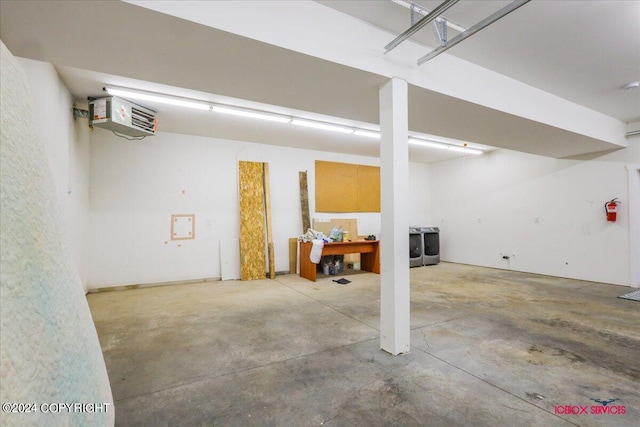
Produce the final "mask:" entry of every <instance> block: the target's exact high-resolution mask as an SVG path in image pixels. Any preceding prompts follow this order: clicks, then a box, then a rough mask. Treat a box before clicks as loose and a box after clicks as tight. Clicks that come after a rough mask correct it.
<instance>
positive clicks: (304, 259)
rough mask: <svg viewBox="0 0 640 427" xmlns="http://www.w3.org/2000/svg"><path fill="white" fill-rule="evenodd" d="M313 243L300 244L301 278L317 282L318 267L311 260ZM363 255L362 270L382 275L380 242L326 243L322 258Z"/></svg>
mask: <svg viewBox="0 0 640 427" xmlns="http://www.w3.org/2000/svg"><path fill="white" fill-rule="evenodd" d="M312 246H313V243H311V242H309V243H305V242H300V277H304V278H305V279H309V280H311V281H314V282H315V281H316V266H317V265H318V264H314V263H312V262H311V260H310V259H309V254H310V253H311V247H312ZM345 254H361V255H360V268H361V269H362V270H365V271H370V272H372V273H377V274H380V241H379V240H355V241H352V242H333V243H325V244H324V247H323V248H322V256H326V255H345Z"/></svg>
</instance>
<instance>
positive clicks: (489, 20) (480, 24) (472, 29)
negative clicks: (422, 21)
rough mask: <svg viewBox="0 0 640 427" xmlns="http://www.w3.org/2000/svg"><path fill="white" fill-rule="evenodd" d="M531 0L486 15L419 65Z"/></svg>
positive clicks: (429, 54)
mask: <svg viewBox="0 0 640 427" xmlns="http://www.w3.org/2000/svg"><path fill="white" fill-rule="evenodd" d="M530 1H531V0H515V1H513V2H511V3H509V4H508V5H506V6H505V7H503V8H502V9H500V10H498V11H497V12H495V13H494V14H492V15H491V16H488V17H486V18H485V19H483V20H482V21H480V22H478V23H477V24H475V25H474V26H472V27H470V28H469V29H468V30H467V31H465V32H463V33H460V34H458V35H457V36H456V37H454V38H452V39H451V40H449V41H448V42H446V44H444V45H442V46H440V47H437V48H436V49H434V50H432V51H431V52H429V53H428V54H426V55H425V56H423V57H422V58H420V59H418V65H422V64H424V63H425V62H427V61H429V60H430V59H433V58H435V57H436V56H438V55H440V54H441V53H442V52H444V51H446V50H448V49H451V48H452V47H454V46H455V45H457V44H458V43H460V42H461V41H463V40H465V39H467V38H469V37H471V36H472V35H474V34H475V33H477V32H478V31H480V30H482V29H484V28H486V27H488V26H489V25H491V24H493V23H494V22H496V21H497V20H499V19H500V18H503V17H505V16H507V15H508V14H509V13H511V12H513V11H514V10H516V9H518V8H519V7H521V6H524V5H525V4H527V3H529V2H530ZM443 4H444V3H443ZM441 6H442V5H441ZM434 11H435V9H434ZM427 17H428V16H426V17H425V18H427ZM416 25H417V24H416ZM412 28H413V27H412ZM407 31H408V30H407ZM405 32H406V31H405ZM403 34H404V33H403ZM412 34H413V33H412ZM398 38H399V37H398ZM392 43H393V42H392ZM385 49H386V48H385Z"/></svg>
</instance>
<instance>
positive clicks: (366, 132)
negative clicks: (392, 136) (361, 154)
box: [353, 129, 380, 139]
mask: <svg viewBox="0 0 640 427" xmlns="http://www.w3.org/2000/svg"><path fill="white" fill-rule="evenodd" d="M353 134H354V135H358V136H364V137H366V138H375V139H380V132H376V131H375V130H364V129H356V130H355V131H353Z"/></svg>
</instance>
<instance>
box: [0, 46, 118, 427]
mask: <svg viewBox="0 0 640 427" xmlns="http://www.w3.org/2000/svg"><path fill="white" fill-rule="evenodd" d="M0 50H1V58H0V63H2V67H0V73H1V78H0V92H1V96H0V104H1V105H0V130H1V133H2V138H1V139H0V164H1V167H0V174H1V177H0V200H1V205H2V209H1V210H0V227H1V230H0V271H2V275H0V278H1V280H0V307H2V309H1V310H0V330H1V331H2V334H0V366H2V375H1V377H2V380H1V381H0V401H2V403H3V404H4V403H9V402H16V403H17V402H22V403H31V404H36V408H35V409H36V410H35V411H31V413H3V414H2V421H1V424H2V425H3V426H25V425H66V426H89V425H90V426H112V425H113V424H114V408H113V398H112V395H111V389H110V386H109V378H108V377H107V371H106V368H105V364H104V359H103V357H102V351H101V349H100V343H99V342H98V335H97V333H96V329H95V327H94V325H93V322H92V320H91V313H90V311H89V306H88V304H87V300H86V298H85V294H84V289H83V287H82V283H81V281H80V277H79V275H78V271H77V268H76V266H75V263H74V261H73V257H72V253H71V250H70V249H69V246H68V239H67V236H65V233H64V230H63V229H64V224H63V215H64V214H63V210H62V208H61V206H60V200H59V194H58V192H59V189H58V185H57V184H58V183H56V182H55V180H54V177H53V174H52V172H51V170H50V169H49V166H48V164H47V163H48V162H49V160H48V157H49V155H50V152H48V151H45V146H44V145H43V144H42V142H41V140H40V137H41V136H44V135H41V134H39V133H38V132H37V131H36V125H37V126H39V125H40V124H41V123H39V122H37V116H34V114H33V112H34V109H37V108H39V107H41V106H42V105H38V104H37V103H34V102H32V97H31V96H30V94H31V93H34V94H36V95H37V92H30V90H29V83H28V81H27V78H26V76H25V73H24V71H23V70H22V69H21V67H20V65H19V63H18V62H17V61H16V60H15V58H14V57H13V56H12V55H11V53H10V52H9V51H8V50H7V49H6V47H5V45H4V44H3V43H1V42H0ZM46 75H47V73H43V76H45V77H46ZM44 104H45V105H48V104H47V103H44ZM67 108H70V104H68V105H67ZM52 114H54V113H52ZM51 131H52V134H51V135H49V136H48V138H56V135H57V134H56V131H57V129H52V130H51ZM58 402H68V403H70V402H84V403H90V402H91V403H103V404H105V406H102V408H103V411H101V412H93V413H87V412H85V413H81V412H76V413H68V412H67V411H60V413H56V414H52V413H48V412H46V411H43V410H42V407H41V406H40V405H41V404H44V403H58ZM107 405H108V406H107ZM44 409H46V407H45V408H44ZM105 409H106V411H104V410H105ZM3 412H4V411H3Z"/></svg>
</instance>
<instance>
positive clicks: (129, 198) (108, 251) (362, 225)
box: [89, 129, 428, 288]
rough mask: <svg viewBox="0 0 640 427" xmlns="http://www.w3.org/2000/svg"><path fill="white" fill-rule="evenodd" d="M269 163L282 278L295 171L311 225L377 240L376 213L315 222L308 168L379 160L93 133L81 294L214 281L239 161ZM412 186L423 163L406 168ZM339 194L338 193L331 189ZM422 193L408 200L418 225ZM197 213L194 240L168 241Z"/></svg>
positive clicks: (292, 230) (424, 173) (423, 171)
mask: <svg viewBox="0 0 640 427" xmlns="http://www.w3.org/2000/svg"><path fill="white" fill-rule="evenodd" d="M241 160H245V161H256V162H266V163H269V174H270V179H271V182H270V184H271V209H272V212H273V218H272V227H273V235H274V246H275V261H276V271H288V270H289V254H288V251H289V246H288V239H289V238H290V237H297V236H299V235H300V234H301V233H302V220H301V212H300V191H299V180H298V173H299V172H300V171H305V170H306V171H308V189H309V204H310V212H311V216H312V217H314V218H325V219H326V218H334V217H348V218H357V219H358V227H359V229H358V232H359V234H365V235H367V234H375V235H379V232H380V214H379V213H365V214H325V213H323V214H315V213H314V210H315V191H314V189H315V180H314V175H315V174H314V167H315V160H329V161H339V162H345V163H358V164H366V165H378V164H379V159H377V158H370V157H360V156H347V155H339V154H336V153H328V152H320V151H310V150H301V149H292V148H286V147H278V146H270V145H263V144H257V143H245V142H237V141H229V140H220V139H214V138H206V137H196V136H189V135H180V134H169V133H158V134H157V135H155V136H153V137H148V138H147V139H145V140H143V141H127V140H124V139H121V138H118V137H116V136H114V135H113V134H112V133H110V132H108V131H105V130H103V129H95V130H93V132H92V134H91V215H90V217H91V219H90V223H91V227H90V228H91V236H90V241H91V250H90V253H91V268H90V271H91V273H90V276H89V287H90V288H98V287H107V286H118V285H127V284H140V283H162V282H172V281H180V280H196V279H204V278H219V277H220V276H221V274H220V253H219V252H220V251H219V245H220V243H219V242H220V241H221V240H223V241H224V240H230V239H238V237H239V227H240V225H239V219H238V218H239V206H238V181H237V164H238V161H241ZM410 173H411V176H412V177H415V178H416V179H417V180H420V187H421V188H422V187H426V186H424V181H425V180H426V179H427V177H428V167H427V165H421V164H412V165H411V169H410ZM337 191H339V189H337ZM427 205H428V191H426V190H422V189H421V190H420V191H419V192H418V193H417V195H416V196H415V197H412V207H415V212H414V213H413V214H412V220H415V221H416V223H420V224H422V223H423V222H424V220H425V212H426V210H425V209H424V208H425V207H426V206H427ZM188 213H194V214H195V215H196V232H195V235H196V238H195V239H194V240H181V241H178V240H176V241H172V240H170V219H171V215H172V214H188Z"/></svg>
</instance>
